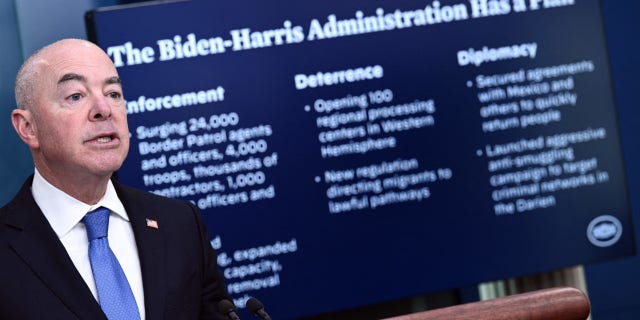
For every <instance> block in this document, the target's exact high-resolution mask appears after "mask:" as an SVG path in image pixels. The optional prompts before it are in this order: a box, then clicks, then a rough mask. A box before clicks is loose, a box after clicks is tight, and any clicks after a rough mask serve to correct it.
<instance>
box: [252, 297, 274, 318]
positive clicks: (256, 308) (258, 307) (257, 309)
mask: <svg viewBox="0 0 640 320" xmlns="http://www.w3.org/2000/svg"><path fill="white" fill-rule="evenodd" d="M247 309H249V311H251V313H253V315H254V316H256V317H258V318H260V319H262V320H271V317H269V315H268V314H267V312H266V311H264V305H262V302H260V300H258V299H256V298H254V297H251V298H249V300H247Z"/></svg>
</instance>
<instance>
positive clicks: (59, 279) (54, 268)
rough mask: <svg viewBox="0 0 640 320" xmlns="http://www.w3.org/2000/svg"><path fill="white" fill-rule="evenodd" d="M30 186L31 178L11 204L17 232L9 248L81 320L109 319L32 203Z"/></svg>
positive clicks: (12, 222) (9, 221)
mask: <svg viewBox="0 0 640 320" xmlns="http://www.w3.org/2000/svg"><path fill="white" fill-rule="evenodd" d="M30 186H31V179H28V180H27V182H26V183H25V184H24V186H23V187H22V189H21V190H20V192H19V193H18V196H17V197H16V198H15V199H14V201H12V203H11V204H9V212H8V215H7V224H8V225H9V226H11V227H13V229H14V230H16V233H17V234H16V236H15V237H13V239H12V240H11V241H10V244H9V245H10V246H11V248H12V249H13V250H14V251H15V252H16V254H17V255H18V256H19V257H20V258H21V259H22V260H23V261H24V262H25V263H26V264H28V265H29V267H30V268H31V269H32V270H33V272H34V273H35V274H37V276H38V277H39V278H40V279H41V280H42V282H44V283H45V284H46V285H47V286H48V287H49V288H50V289H51V291H52V292H53V293H54V294H55V295H56V296H58V297H59V298H60V300H61V301H62V303H64V304H65V305H66V306H67V307H68V308H69V309H70V310H71V311H72V312H73V313H75V314H76V315H77V316H78V318H80V319H106V317H105V316H104V313H103V312H102V309H100V305H99V304H98V303H97V301H96V300H95V299H94V297H93V295H92V294H91V291H90V290H89V287H87V285H86V283H85V282H84V280H83V279H82V276H80V273H78V271H77V269H76V268H75V266H74V265H73V262H72V261H71V258H69V256H68V254H67V251H66V250H65V248H64V246H63V245H62V243H61V242H60V240H59V239H58V237H57V235H56V234H55V232H54V231H53V229H52V228H51V226H50V225H49V222H48V221H47V219H46V218H45V217H44V215H43V214H42V212H41V211H40V208H38V206H37V204H36V203H35V200H33V197H32V195H31V190H30ZM36 303H37V302H36Z"/></svg>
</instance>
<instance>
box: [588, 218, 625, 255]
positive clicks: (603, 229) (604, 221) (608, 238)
mask: <svg viewBox="0 0 640 320" xmlns="http://www.w3.org/2000/svg"><path fill="white" fill-rule="evenodd" d="M620 236H622V223H620V220H618V218H616V217H614V216H610V215H602V216H599V217H596V218H595V219H593V220H592V221H591V222H590V223H589V226H588V227H587V238H589V241H590V242H591V243H592V244H593V245H594V246H598V247H601V248H604V247H609V246H611V245H613V244H614V243H616V242H618V240H620Z"/></svg>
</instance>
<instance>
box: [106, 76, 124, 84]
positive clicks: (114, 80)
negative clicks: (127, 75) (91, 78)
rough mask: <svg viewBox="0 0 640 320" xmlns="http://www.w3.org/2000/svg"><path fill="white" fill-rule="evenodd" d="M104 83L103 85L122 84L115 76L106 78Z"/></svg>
mask: <svg viewBox="0 0 640 320" xmlns="http://www.w3.org/2000/svg"><path fill="white" fill-rule="evenodd" d="M104 83H105V84H122V82H121V81H120V78H119V77H117V76H114V77H111V78H107V80H105V81H104Z"/></svg>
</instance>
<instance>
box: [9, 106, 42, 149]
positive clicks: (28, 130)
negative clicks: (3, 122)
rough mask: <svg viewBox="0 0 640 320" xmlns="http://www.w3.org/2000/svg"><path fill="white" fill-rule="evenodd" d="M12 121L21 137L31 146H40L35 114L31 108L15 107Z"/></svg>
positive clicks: (32, 147)
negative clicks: (34, 118)
mask: <svg viewBox="0 0 640 320" xmlns="http://www.w3.org/2000/svg"><path fill="white" fill-rule="evenodd" d="M11 123H13V128H14V129H16V133H18V136H20V139H22V141H24V143H26V144H27V145H28V146H29V148H31V149H35V148H38V146H39V142H38V137H37V136H36V127H35V123H34V121H33V114H32V113H31V111H29V110H24V109H15V110H13V112H11Z"/></svg>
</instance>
